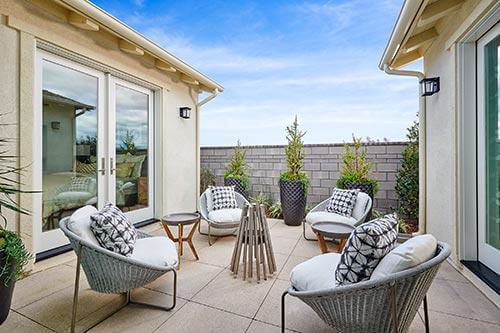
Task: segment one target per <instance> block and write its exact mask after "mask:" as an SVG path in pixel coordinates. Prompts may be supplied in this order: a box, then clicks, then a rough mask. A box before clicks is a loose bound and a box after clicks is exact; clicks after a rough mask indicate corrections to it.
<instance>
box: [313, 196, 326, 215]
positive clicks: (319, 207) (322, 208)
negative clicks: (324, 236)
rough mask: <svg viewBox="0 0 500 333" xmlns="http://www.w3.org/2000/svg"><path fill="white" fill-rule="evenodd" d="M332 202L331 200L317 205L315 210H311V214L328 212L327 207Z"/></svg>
mask: <svg viewBox="0 0 500 333" xmlns="http://www.w3.org/2000/svg"><path fill="white" fill-rule="evenodd" d="M329 201H330V198H328V199H326V200H323V201H322V202H320V203H319V204H317V205H316V206H315V207H314V208H313V209H311V211H310V213H313V212H324V211H325V210H326V207H327V206H328V202H329Z"/></svg>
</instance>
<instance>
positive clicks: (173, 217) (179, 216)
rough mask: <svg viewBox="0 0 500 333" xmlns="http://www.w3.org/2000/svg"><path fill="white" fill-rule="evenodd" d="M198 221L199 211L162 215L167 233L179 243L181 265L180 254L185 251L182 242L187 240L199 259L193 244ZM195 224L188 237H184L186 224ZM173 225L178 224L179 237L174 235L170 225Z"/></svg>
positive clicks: (162, 223) (162, 222)
mask: <svg viewBox="0 0 500 333" xmlns="http://www.w3.org/2000/svg"><path fill="white" fill-rule="evenodd" d="M198 223H200V214H198V213H173V214H167V215H165V216H163V217H162V219H161V225H162V226H163V229H165V232H166V233H167V236H168V238H170V239H171V240H172V241H174V242H177V243H178V244H179V246H178V247H179V248H178V250H177V252H178V254H179V266H178V267H180V264H181V259H180V256H182V252H183V244H182V242H184V241H186V242H187V243H188V245H189V247H190V248H191V251H192V252H193V255H194V257H195V258H196V260H198V259H199V258H198V253H196V249H195V248H194V244H193V235H194V232H195V231H196V227H197V226H198ZM191 224H193V227H192V228H191V231H190V232H189V234H188V235H187V237H183V234H184V226H185V225H191ZM171 226H177V230H178V235H177V237H174V235H172V232H171V231H170V229H169V227H171Z"/></svg>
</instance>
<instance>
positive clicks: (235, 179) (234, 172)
mask: <svg viewBox="0 0 500 333" xmlns="http://www.w3.org/2000/svg"><path fill="white" fill-rule="evenodd" d="M245 155H246V154H245V152H244V151H243V150H242V149H241V142H240V140H238V143H237V145H236V147H234V156H233V158H232V159H231V160H230V161H229V165H228V166H227V169H226V173H225V174H224V185H226V186H234V189H235V190H236V192H238V193H240V194H241V195H243V196H244V197H245V198H248V192H247V191H248V187H249V185H250V181H249V178H248V175H247V162H246V160H245V158H246V156H245Z"/></svg>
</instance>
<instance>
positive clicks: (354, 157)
mask: <svg viewBox="0 0 500 333" xmlns="http://www.w3.org/2000/svg"><path fill="white" fill-rule="evenodd" d="M352 141H353V144H352V147H351V146H350V145H348V144H345V145H344V152H343V153H342V155H341V156H340V158H341V160H342V163H343V165H342V167H341V168H340V173H341V176H340V178H339V179H338V180H337V187H339V188H342V185H343V184H344V182H356V183H371V184H373V194H376V193H377V191H378V181H377V180H376V179H374V178H370V177H369V176H368V175H369V174H370V173H371V171H372V166H373V163H372V162H370V161H368V158H367V152H368V151H367V149H366V148H363V141H362V139H361V138H356V137H355V136H354V134H353V135H352Z"/></svg>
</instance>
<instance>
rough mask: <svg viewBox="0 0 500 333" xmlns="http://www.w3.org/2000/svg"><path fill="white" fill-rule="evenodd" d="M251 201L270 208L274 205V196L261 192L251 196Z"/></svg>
mask: <svg viewBox="0 0 500 333" xmlns="http://www.w3.org/2000/svg"><path fill="white" fill-rule="evenodd" d="M250 203H252V204H257V205H264V206H265V207H266V209H269V207H271V206H272V205H273V198H271V196H270V195H265V194H264V193H262V192H259V193H258V194H257V195H256V196H254V197H250Z"/></svg>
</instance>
